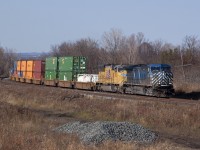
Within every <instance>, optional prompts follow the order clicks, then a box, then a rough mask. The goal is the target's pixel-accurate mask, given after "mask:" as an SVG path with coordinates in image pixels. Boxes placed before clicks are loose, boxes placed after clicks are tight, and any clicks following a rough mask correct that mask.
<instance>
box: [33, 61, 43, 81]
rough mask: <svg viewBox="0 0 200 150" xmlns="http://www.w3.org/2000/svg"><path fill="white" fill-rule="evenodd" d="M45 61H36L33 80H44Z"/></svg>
mask: <svg viewBox="0 0 200 150" xmlns="http://www.w3.org/2000/svg"><path fill="white" fill-rule="evenodd" d="M44 72H45V61H42V60H34V62H33V79H37V80H41V79H42V78H44Z"/></svg>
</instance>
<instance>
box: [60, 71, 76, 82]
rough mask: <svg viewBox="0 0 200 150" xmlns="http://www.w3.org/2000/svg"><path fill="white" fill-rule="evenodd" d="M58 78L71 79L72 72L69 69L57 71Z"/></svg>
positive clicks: (72, 76) (72, 77)
mask: <svg viewBox="0 0 200 150" xmlns="http://www.w3.org/2000/svg"><path fill="white" fill-rule="evenodd" d="M58 79H59V80H62V81H72V80H73V79H74V74H73V72H71V71H61V72H59V73H58Z"/></svg>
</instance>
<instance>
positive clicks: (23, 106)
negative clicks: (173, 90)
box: [0, 82, 200, 150]
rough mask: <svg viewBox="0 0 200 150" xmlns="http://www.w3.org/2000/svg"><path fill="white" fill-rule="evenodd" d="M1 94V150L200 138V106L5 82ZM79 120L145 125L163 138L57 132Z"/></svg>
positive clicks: (191, 143)
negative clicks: (89, 140) (94, 139)
mask: <svg viewBox="0 0 200 150" xmlns="http://www.w3.org/2000/svg"><path fill="white" fill-rule="evenodd" d="M64 91H65V92H64ZM25 93H26V94H25ZM0 97H1V98H0V107H1V109H0V149H48V150H54V149H83V150H85V149H122V150H123V149H124V150H127V149H148V150H151V149H190V148H195V147H196V148H197V147H198V146H199V145H198V143H199V142H200V117H199V114H200V107H199V105H193V106H190V105H188V106H187V105H176V104H166V103H161V102H141V101H138V100H135V101H123V100H113V101H108V100H95V99H86V98H84V97H82V96H81V95H80V94H79V93H77V92H72V91H70V92H69V91H67V90H66V89H60V88H56V89H55V88H50V87H42V86H32V85H26V87H25V88H21V84H20V85H18V84H16V85H13V86H9V85H7V86H5V85H4V83H1V82H0ZM75 120H83V121H98V120H109V121H129V122H133V123H139V124H141V125H143V126H144V127H147V128H149V129H151V130H153V131H155V132H157V133H158V134H159V136H160V139H159V140H158V141H156V142H155V143H153V144H150V145H149V144H148V145H143V144H139V143H124V142H120V141H118V142H112V141H107V142H105V143H103V144H102V145H99V146H87V145H84V144H82V143H81V142H80V141H79V139H78V138H77V137H76V135H71V134H61V133H56V132H53V131H52V129H54V128H55V127H58V126H59V125H62V124H64V123H67V122H69V121H75Z"/></svg>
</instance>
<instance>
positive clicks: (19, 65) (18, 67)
mask: <svg viewBox="0 0 200 150" xmlns="http://www.w3.org/2000/svg"><path fill="white" fill-rule="evenodd" d="M17 71H21V61H20V60H18V61H17Z"/></svg>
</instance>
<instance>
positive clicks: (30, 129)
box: [0, 103, 183, 150]
mask: <svg viewBox="0 0 200 150" xmlns="http://www.w3.org/2000/svg"><path fill="white" fill-rule="evenodd" d="M0 106H1V109H0V121H1V124H0V149H2V150H13V149H19V150H32V149H38V150H44V149H45V150H58V149H59V150H65V149H67V150H77V149H78V150H97V149H98V150H110V149H116V150H118V149H120V150H132V149H144V150H153V149H157V150H160V149H183V147H182V146H180V145H177V144H173V143H172V142H168V141H165V142H157V143H154V144H152V145H142V144H138V143H127V142H112V141H107V142H105V143H103V144H102V145H98V146H92V145H90V146H88V145H84V144H82V143H81V142H80V141H79V139H78V138H77V137H76V136H75V135H69V134H60V133H56V132H52V131H51V128H50V122H48V121H47V120H46V119H45V118H43V117H42V116H39V115H37V114H35V113H33V112H31V111H29V110H21V109H20V108H17V107H13V106H9V105H7V104H2V103H1V105H0Z"/></svg>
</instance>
